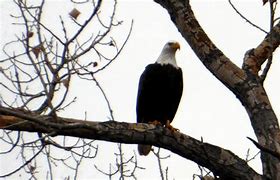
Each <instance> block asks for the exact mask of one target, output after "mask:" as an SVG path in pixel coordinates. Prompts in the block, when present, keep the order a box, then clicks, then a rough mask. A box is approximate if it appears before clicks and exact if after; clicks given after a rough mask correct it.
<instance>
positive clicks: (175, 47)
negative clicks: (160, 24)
mask: <svg viewBox="0 0 280 180" xmlns="http://www.w3.org/2000/svg"><path fill="white" fill-rule="evenodd" d="M171 47H172V48H173V49H175V50H177V49H179V50H180V44H179V43H178V42H174V43H173V44H172V45H171Z"/></svg>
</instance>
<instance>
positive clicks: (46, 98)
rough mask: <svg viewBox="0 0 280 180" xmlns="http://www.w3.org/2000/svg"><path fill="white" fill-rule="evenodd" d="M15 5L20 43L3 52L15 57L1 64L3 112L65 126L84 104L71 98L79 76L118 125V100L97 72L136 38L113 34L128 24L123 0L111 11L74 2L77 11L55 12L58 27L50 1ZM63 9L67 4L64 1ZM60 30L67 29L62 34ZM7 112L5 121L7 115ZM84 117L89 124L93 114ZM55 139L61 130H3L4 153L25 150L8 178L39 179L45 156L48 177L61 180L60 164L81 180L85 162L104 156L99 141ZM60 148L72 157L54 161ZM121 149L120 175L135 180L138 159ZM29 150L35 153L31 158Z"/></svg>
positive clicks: (17, 1) (10, 44)
mask: <svg viewBox="0 0 280 180" xmlns="http://www.w3.org/2000/svg"><path fill="white" fill-rule="evenodd" d="M13 2H14V4H15V6H16V7H17V9H18V11H17V12H13V13H14V14H11V16H12V17H13V18H14V23H13V24H14V25H15V27H16V28H17V29H19V32H18V33H17V34H16V39H15V40H12V41H10V42H8V43H6V44H5V45H4V46H3V49H2V50H3V52H4V54H5V55H6V57H7V58H5V59H2V60H0V64H1V65H0V68H1V69H0V70H1V75H0V76H1V82H0V86H1V94H0V102H1V108H2V107H3V108H4V107H6V108H7V109H9V110H11V111H13V112H17V113H19V114H26V115H27V114H29V115H31V116H32V117H34V118H39V117H40V116H42V115H46V116H49V117H51V119H53V120H54V121H55V122H57V123H58V122H59V121H60V120H59V117H58V114H59V113H60V112H62V111H64V110H65V109H66V108H67V107H69V106H71V104H72V103H75V101H76V97H73V98H72V97H71V96H69V93H70V92H71V89H72V88H71V87H72V81H75V79H77V78H78V79H82V80H86V81H90V82H92V83H93V84H95V85H96V87H97V88H98V89H99V90H100V92H101V94H102V96H103V97H104V101H105V102H106V103H107V107H108V112H109V114H110V117H109V118H108V119H109V120H114V116H113V111H112V108H111V105H110V102H109V100H108V98H107V97H106V94H105V92H104V90H103V88H102V86H101V85H100V84H99V82H98V80H97V78H96V77H95V75H96V74H97V73H99V72H100V71H102V70H104V69H105V68H106V67H108V66H109V65H110V64H111V63H112V62H113V61H114V60H115V59H116V58H117V57H118V55H119V54H120V53H121V51H122V49H123V48H124V46H125V44H126V42H127V40H128V38H129V35H130V33H131V29H128V31H127V35H125V34H124V36H123V37H122V38H123V40H119V39H118V40H116V39H115V38H114V37H113V35H112V31H113V29H114V28H117V27H119V26H120V25H121V24H122V21H119V20H117V18H116V17H115V12H116V5H117V1H112V3H111V7H110V8H111V11H110V12H107V11H106V12H103V11H102V10H101V9H102V0H97V1H88V0H86V1H84V2H82V1H72V3H71V4H70V6H72V7H73V8H72V10H71V11H69V12H68V13H67V14H66V15H65V14H64V15H55V16H54V17H56V18H57V19H56V20H57V22H51V23H52V24H50V23H49V21H48V18H51V17H53V14H52V12H51V9H50V8H46V6H48V2H47V1H45V0H41V1H36V2H30V1H21V0H14V1H13ZM67 4H69V3H67ZM58 5H59V6H60V5H62V6H63V5H64V3H58ZM85 6H87V7H90V8H88V9H89V12H80V11H79V10H78V9H77V8H78V7H80V8H83V7H85ZM74 7H75V8H74ZM91 27H95V28H94V29H91ZM131 28H132V24H131ZM57 29H60V31H59V32H56V31H57ZM73 79H74V80H73ZM34 87H35V88H34ZM0 114H1V117H4V116H3V115H5V114H6V113H4V112H1V113H0ZM6 117H7V116H6ZM1 119H2V118H1ZM4 119H5V118H4ZM4 119H3V120H4ZM84 119H85V120H87V116H86V115H85V117H84ZM44 121H45V120H44ZM47 121H48V120H47ZM47 121H46V122H47ZM20 124H21V123H20ZM1 127H2V128H8V127H12V126H9V125H8V126H7V124H5V122H4V121H1ZM55 136H56V133H55V132H51V133H42V132H41V131H38V132H37V135H32V136H30V134H27V133H23V132H20V131H19V132H15V131H8V130H4V131H2V134H1V140H2V141H3V142H5V143H6V144H7V145H8V146H7V148H6V149H5V150H2V149H1V151H2V152H1V155H6V154H9V153H11V152H12V151H17V150H18V149H19V151H18V152H19V157H21V159H22V164H21V165H19V166H18V168H16V169H15V170H14V171H11V172H9V173H7V174H4V175H1V177H6V176H9V175H11V174H15V173H16V172H17V171H19V170H21V169H23V168H24V170H25V171H26V173H27V174H30V176H31V178H34V179H36V177H37V175H36V174H37V173H38V170H37V169H38V168H37V164H39V163H37V161H38V160H37V159H38V158H37V156H42V155H43V156H45V157H44V158H45V159H47V163H48V166H47V167H46V174H47V175H46V177H47V179H53V178H54V177H53V169H54V167H53V166H57V164H64V165H65V166H66V167H68V168H69V169H70V170H73V171H74V174H73V177H74V178H75V179H76V178H77V176H78V172H79V167H80V165H81V164H82V162H83V161H84V159H93V158H95V157H96V155H97V153H98V146H97V145H96V144H94V140H85V139H82V138H76V139H73V138H71V139H70V140H69V138H68V137H65V136H64V137H61V138H56V137H55ZM54 149H58V152H59V151H62V152H64V153H63V154H64V155H63V156H54V155H53V151H54ZM118 150H119V153H116V159H117V161H118V162H116V166H117V167H116V169H117V170H116V171H115V172H114V174H117V173H119V175H120V177H121V178H122V179H123V178H124V177H125V176H128V173H129V172H130V175H131V176H133V175H134V174H133V172H132V173H131V171H128V170H129V169H128V168H126V169H124V167H125V166H124V165H125V164H128V163H132V164H135V167H134V171H135V169H137V168H138V166H137V160H136V156H132V157H131V158H129V160H126V161H125V156H124V155H123V153H122V145H121V144H119V146H118ZM28 151H32V153H31V155H30V153H28ZM124 161H125V162H124Z"/></svg>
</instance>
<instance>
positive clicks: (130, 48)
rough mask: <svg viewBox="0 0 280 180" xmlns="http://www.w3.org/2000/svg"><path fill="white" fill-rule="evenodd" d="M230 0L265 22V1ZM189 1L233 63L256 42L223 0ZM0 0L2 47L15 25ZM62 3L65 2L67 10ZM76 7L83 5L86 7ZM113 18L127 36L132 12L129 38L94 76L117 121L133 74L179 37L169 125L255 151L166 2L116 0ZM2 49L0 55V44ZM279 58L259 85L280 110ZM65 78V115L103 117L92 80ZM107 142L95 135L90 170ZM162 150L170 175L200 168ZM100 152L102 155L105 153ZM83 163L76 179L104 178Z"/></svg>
mask: <svg viewBox="0 0 280 180" xmlns="http://www.w3.org/2000/svg"><path fill="white" fill-rule="evenodd" d="M232 1H233V3H235V4H236V6H237V7H238V9H239V10H240V11H241V12H242V13H244V15H245V16H246V17H248V19H250V20H251V21H253V22H254V23H256V24H258V25H259V26H261V27H262V28H264V29H268V27H269V16H268V12H269V11H268V5H266V6H262V2H261V0H251V1H243V0H242V1H241V0H239V1H234V0H232ZM50 2H52V3H50V6H49V8H50V9H49V10H50V11H51V12H52V14H55V13H57V12H59V13H60V14H61V13H64V14H68V12H69V11H70V10H71V9H72V8H73V7H72V6H63V5H62V3H56V2H57V1H50ZM60 2H63V1H60ZM106 2H109V1H106ZM191 4H192V7H193V11H194V13H195V15H196V17H197V18H198V20H199V22H200V24H201V25H202V27H203V28H204V29H205V31H206V32H207V34H208V35H209V37H210V38H211V39H212V40H213V41H214V43H215V44H216V45H217V46H218V47H219V48H220V49H221V50H222V51H223V52H224V53H225V55H226V56H228V57H229V58H230V59H231V60H232V61H233V62H234V63H236V64H237V65H238V66H240V65H241V64H242V59H243V56H244V53H245V52H246V51H247V50H248V49H251V48H254V47H256V46H257V45H258V44H259V43H260V42H261V40H262V39H263V38H264V36H265V34H263V33H262V32H260V31H259V30H257V29H255V28H253V27H252V26H250V25H249V24H248V23H246V22H245V21H244V20H243V19H241V18H240V17H239V16H238V15H237V14H236V13H235V12H234V10H233V9H232V8H231V7H230V5H229V3H228V2H227V1H210V0H196V1H191ZM0 5H1V6H0V7H1V10H0V11H1V13H0V15H1V29H0V30H1V31H0V32H1V47H2V43H3V42H6V41H7V40H8V39H10V38H12V37H13V34H14V32H13V29H12V28H13V26H11V25H10V24H9V20H8V18H9V16H8V14H9V13H10V12H11V10H12V9H11V8H12V6H10V1H1V4H0ZM105 5H108V4H105ZM76 8H78V7H76ZM65 9H67V10H66V11H65ZM81 12H82V13H83V12H86V10H84V11H81ZM278 16H279V13H278ZM47 18H48V22H49V23H52V20H53V21H55V19H58V17H56V16H51V17H47ZM117 19H118V20H123V21H124V23H123V26H121V27H120V28H119V29H117V30H115V32H116V35H117V36H119V38H120V39H123V38H124V37H125V36H124V35H125V33H124V32H127V31H128V29H129V25H130V22H131V20H132V19H133V20H134V27H133V32H132V35H131V38H130V40H129V41H128V44H127V45H126V47H125V49H124V51H123V52H122V53H121V55H120V56H119V58H118V59H117V60H116V61H115V62H114V63H113V64H112V65H111V66H110V67H109V68H107V70H105V71H102V72H101V73H100V74H98V75H97V79H98V80H99V81H100V84H101V85H102V86H103V88H104V90H105V92H106V94H107V96H108V98H109V99H110V102H111V105H112V107H113V111H114V116H115V119H116V120H117V121H126V122H135V121H136V115H135V104H136V94H137V86H138V80H139V76H140V75H141V73H142V71H143V70H144V68H145V66H146V65H147V64H149V63H153V62H154V61H155V60H156V58H157V56H158V55H159V53H160V51H161V48H162V46H163V45H164V44H165V42H166V41H168V40H177V41H179V42H180V44H181V50H180V51H179V52H177V63H178V64H179V66H181V68H182V69H183V73H184V94H183V97H182V101H181V104H180V107H179V110H178V112H177V115H176V118H175V119H174V121H173V123H172V124H173V126H175V127H176V128H179V129H180V131H181V132H182V133H185V134H187V135H190V136H192V137H194V138H197V139H200V138H201V137H203V140H204V142H208V143H212V144H214V145H218V146H222V147H223V148H226V149H229V150H231V151H232V152H233V153H235V154H237V155H238V156H239V157H241V158H245V156H246V152H247V150H248V148H250V149H251V154H250V155H251V156H253V155H254V154H255V153H256V152H258V150H257V149H256V148H255V147H254V146H253V145H252V143H251V142H250V141H249V140H248V139H246V137H247V136H249V137H251V138H254V139H255V136H254V133H253V131H252V128H251V126H250V121H249V119H248V116H247V114H246V111H245V110H244V108H243V107H242V105H241V104H240V103H239V101H238V100H237V98H236V97H235V96H234V95H233V94H232V93H231V92H230V91H229V90H228V89H227V88H226V87H224V86H223V85H222V84H221V83H220V82H219V81H218V80H217V79H215V77H214V76H213V75H212V74H211V73H209V72H208V71H207V69H206V68H205V67H204V66H203V65H202V63H201V62H200V61H199V60H198V59H197V57H196V56H195V55H194V53H193V52H192V50H191V48H190V47H189V46H188V44H187V43H186V42H185V41H184V39H183V38H182V37H181V35H180V33H179V32H178V31H177V29H176V27H175V26H174V24H173V23H172V22H171V20H170V18H169V15H168V14H167V12H166V10H165V9H163V8H162V7H161V6H159V5H158V4H156V3H154V2H152V1H151V0H138V1H129V0H120V1H119V3H118V7H117ZM6 20H7V21H6ZM92 28H94V27H92ZM58 30H59V29H58ZM0 55H1V56H0V57H1V58H2V57H3V54H2V52H1V53H0ZM277 59H279V51H277V52H276V53H275V58H274V62H273V65H272V68H271V71H270V72H269V75H268V78H267V80H266V82H265V87H266V89H267V93H268V94H269V95H270V100H271V103H272V105H273V106H274V110H275V112H276V114H277V115H279V113H280V104H279V103H280V101H279V96H277V94H278V93H279V92H280V86H279V83H278V81H279V77H280V69H279V68H280V65H279V61H277ZM71 83H72V84H71V85H72V86H73V92H72V94H71V96H72V97H74V96H78V101H77V103H76V104H74V105H73V106H72V107H70V108H69V109H68V111H66V112H64V113H63V115H64V116H69V117H75V118H80V119H83V118H84V112H85V111H87V115H88V119H89V120H94V121H97V120H98V121H103V120H107V117H108V116H109V114H108V111H107V109H106V104H105V103H104V100H103V98H102V96H101V93H100V92H99V91H98V89H97V88H96V87H95V86H94V84H93V83H88V82H84V81H83V82H79V85H76V84H75V81H74V82H71ZM124 148H125V151H126V152H127V158H129V157H130V156H132V155H133V150H136V145H124ZM112 149H113V150H114V151H115V152H116V149H117V145H116V144H112V143H101V145H100V154H99V157H98V158H97V159H94V160H93V162H92V166H91V168H92V170H94V167H93V165H94V164H95V165H98V166H99V167H102V168H104V169H108V163H109V162H111V163H112V164H114V162H115V159H114V158H113V157H114V156H113V152H112ZM162 152H163V155H169V154H171V158H169V159H167V160H163V164H164V166H166V165H168V164H169V179H173V178H175V179H192V175H193V174H194V173H198V168H197V166H196V164H195V163H192V162H190V161H188V160H185V159H183V158H181V157H178V156H177V155H175V154H172V153H170V152H169V151H162ZM108 153H109V155H108ZM102 154H104V155H102ZM105 157H107V158H108V159H106V160H104V158H105ZM110 157H111V158H110ZM4 160H5V159H4ZM138 163H139V165H140V166H144V167H147V166H148V167H149V168H147V170H145V171H141V170H139V172H138V173H137V175H138V176H139V179H146V178H147V177H149V178H152V179H159V172H158V167H157V162H156V159H155V157H154V156H153V155H149V156H148V157H138ZM5 164H6V163H5V161H3V160H1V161H0V169H1V170H0V172H2V171H4V172H7V171H9V170H11V169H10V167H7V166H5ZM250 164H252V165H253V167H254V168H255V169H256V170H257V171H259V172H260V170H261V169H260V166H259V161H258V160H254V161H252V162H251V163H250ZM43 165H44V164H41V165H40V166H43ZM87 168H88V167H86V169H84V171H87V173H82V174H81V176H79V177H80V178H79V179H87V178H89V177H93V178H97V179H104V178H106V179H107V177H104V176H101V175H100V174H96V173H97V172H96V171H90V172H89V171H88V169H87ZM82 171H83V170H82ZM1 174H2V173H1ZM62 177H65V172H64V171H61V173H59V172H57V178H62ZM116 178H117V177H116Z"/></svg>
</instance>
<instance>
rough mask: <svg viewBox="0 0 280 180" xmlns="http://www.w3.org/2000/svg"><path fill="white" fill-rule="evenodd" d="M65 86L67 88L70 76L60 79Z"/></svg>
mask: <svg viewBox="0 0 280 180" xmlns="http://www.w3.org/2000/svg"><path fill="white" fill-rule="evenodd" d="M61 82H62V84H63V85H64V87H65V88H67V89H68V88H69V84H70V78H67V79H64V80H62V81H61Z"/></svg>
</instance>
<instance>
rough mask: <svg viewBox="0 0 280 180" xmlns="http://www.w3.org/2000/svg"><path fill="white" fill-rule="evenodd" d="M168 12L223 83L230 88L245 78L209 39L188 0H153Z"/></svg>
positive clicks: (199, 56) (242, 72) (195, 50)
mask: <svg viewBox="0 0 280 180" xmlns="http://www.w3.org/2000/svg"><path fill="white" fill-rule="evenodd" d="M154 1H155V2H157V3H159V4H160V5H161V6H163V7H164V8H165V9H166V10H167V11H168V13H169V14H170V17H171V20H172V21H173V22H174V24H175V25H176V27H177V28H178V30H179V31H180V33H181V34H182V36H183V37H184V38H185V39H186V41H187V42H188V44H189V45H190V46H191V48H192V49H193V51H194V52H195V54H196V55H197V57H198V58H199V59H200V60H201V62H202V63H203V64H204V65H205V67H206V68H207V69H209V71H210V72H211V73H212V74H213V75H215V76H216V77H217V78H218V79H219V80H220V81H221V82H222V83H223V84H225V85H226V86H227V87H229V88H230V89H232V88H233V87H234V86H235V85H236V84H238V83H240V82H243V81H244V80H245V79H246V74H245V73H244V71H242V69H240V68H239V67H238V66H236V65H235V64H234V63H233V62H232V61H231V60H230V59H228V58H227V57H226V56H225V55H224V54H223V52H222V51H221V50H219V49H218V48H217V47H216V45H215V44H214V43H213V42H212V41H211V40H210V39H209V37H208V36H207V34H206V33H205V32H204V30H203V29H202V27H201V26H200V24H199V22H198V21H197V20H196V18H195V16H194V13H193V11H192V9H191V6H190V4H189V1H187V0H184V1H177V0H154Z"/></svg>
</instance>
